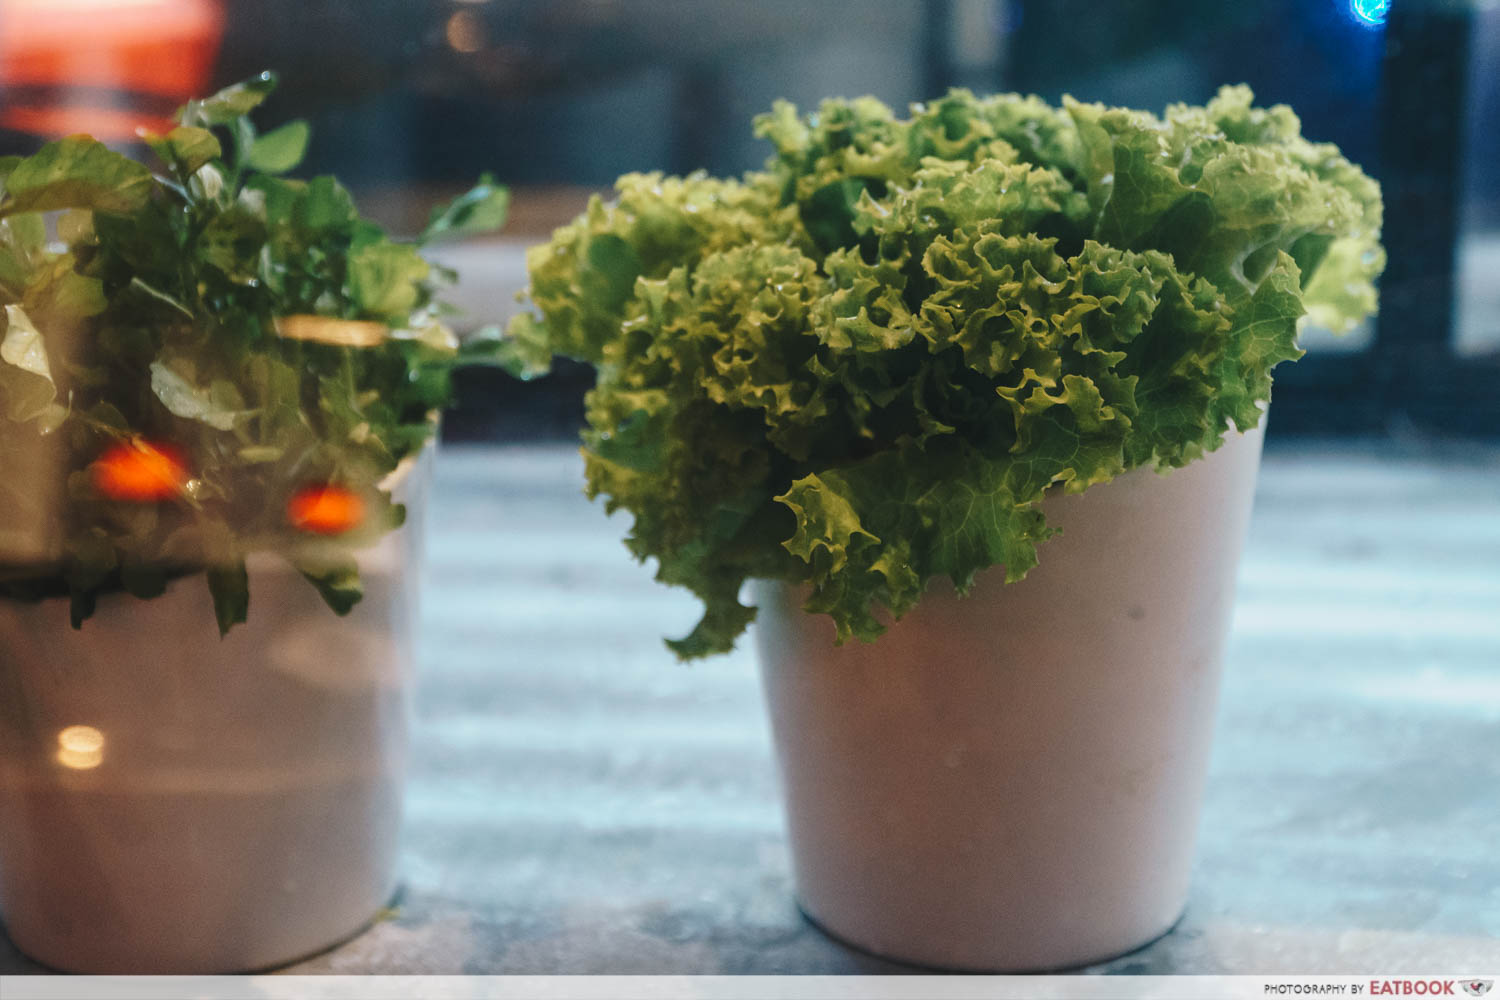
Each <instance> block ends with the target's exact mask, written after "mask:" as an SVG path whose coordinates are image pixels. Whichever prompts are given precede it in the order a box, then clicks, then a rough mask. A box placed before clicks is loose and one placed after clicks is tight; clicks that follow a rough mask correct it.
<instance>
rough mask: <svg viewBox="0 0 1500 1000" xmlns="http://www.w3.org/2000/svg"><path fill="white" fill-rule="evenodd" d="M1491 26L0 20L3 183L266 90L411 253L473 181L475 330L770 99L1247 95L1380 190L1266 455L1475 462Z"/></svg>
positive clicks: (559, 402)
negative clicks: (1348, 295)
mask: <svg viewBox="0 0 1500 1000" xmlns="http://www.w3.org/2000/svg"><path fill="white" fill-rule="evenodd" d="M1497 60H1500V3H1497V2H1496V0H1393V2H1390V3H1389V4H1388V3H1387V0H1259V2H1256V3H1202V2H1192V0H1150V2H1140V3H1128V4H1126V3H1114V4H1104V3H1097V2H1087V0H757V2H752V3H746V2H739V0H552V2H549V3H535V2H529V0H359V2H353V0H254V2H249V0H243V2H239V0H0V155H4V154H8V153H24V152H28V151H30V150H32V149H34V148H35V147H37V146H38V145H40V143H41V142H43V141H45V140H46V139H48V138H52V137H56V136H58V135H63V134H67V133H70V132H75V131H89V132H92V133H93V134H95V135H98V136H100V137H101V138H107V139H109V140H110V141H112V142H114V143H117V144H119V145H120V146H122V147H126V146H129V145H130V143H131V142H132V140H133V136H134V129H135V127H136V126H137V125H140V124H146V125H154V124H156V123H158V122H160V121H161V120H162V119H163V118H164V117H166V116H169V115H170V114H171V113H172V111H173V109H174V108H176V107H177V106H178V105H179V104H180V103H181V102H182V101H183V100H184V99H185V98H187V97H188V96H191V95H196V94H200V93H203V92H206V91H208V90H211V89H214V88H217V87H219V86H221V85H224V84H227V83H230V82H233V81H235V80H238V79H241V78H243V77H246V76H249V75H251V74H252V73H255V72H258V71H260V70H262V69H274V70H275V71H276V72H278V73H279V74H280V75H281V78H282V86H281V88H280V90H279V92H278V93H277V95H276V96H275V97H274V98H273V100H272V102H271V103H270V104H269V105H268V107H267V109H266V111H265V112H264V114H263V117H262V121H263V122H264V123H265V124H266V125H271V124H274V123H275V122H276V121H278V120H280V119H286V118H293V117H306V118H309V119H310V120H311V123H312V125H313V144H312V148H311V152H310V155H309V159H308V161H307V163H306V164H305V166H304V172H305V173H307V174H312V173H325V172H327V173H335V174H337V175H338V176H339V177H340V178H341V179H343V180H344V181H345V183H346V184H347V185H348V186H349V187H350V188H351V189H352V191H353V192H354V194H355V195H356V198H357V199H358V200H359V202H360V205H361V207H362V208H363V209H364V210H365V211H367V212H368V213H370V214H372V215H373V216H375V217H376V218H377V219H379V220H380V221H382V222H384V223H385V224H386V225H388V226H389V227H391V228H392V229H394V230H396V231H397V232H413V231H415V230H416V229H417V228H418V227H419V226H420V224H421V222H422V221H424V220H425V218H426V212H427V209H428V207H429V206H430V205H431V204H432V203H433V202H434V201H436V200H437V199H439V198H443V197H446V196H448V195H451V194H453V193H456V192H457V191H459V190H461V189H462V188H464V187H466V186H467V185H468V184H469V183H471V182H472V181H473V179H474V177H475V176H476V175H477V174H479V173H480V172H481V171H486V170H488V171H492V172H494V173H495V174H496V175H497V177H498V178H499V179H500V180H501V181H503V182H505V183H508V184H510V185H512V187H513V189H514V192H515V201H514V212H513V217H512V221H511V223H510V225H509V226H508V227H507V229H506V232H505V234H504V236H502V237H500V238H497V239H490V240H485V241H479V242H474V243H468V244H456V245H455V244H450V245H448V246H445V247H442V248H440V250H439V251H438V254H439V256H440V257H441V258H442V259H443V261H444V262H445V263H447V264H449V265H451V266H453V267H455V268H456V269H457V270H459V272H460V273H461V275H462V277H463V285H462V288H461V291H460V292H459V293H458V294H457V295H456V296H455V298H456V300H457V301H458V302H459V304H460V305H463V306H464V307H466V308H467V310H468V312H469V316H470V322H471V323H472V324H473V325H475V326H478V325H483V324H489V323H496V322H503V321H504V319H505V318H506V317H507V316H508V315H509V314H510V313H512V312H513V311H514V310H515V309H516V308H517V305H516V303H515V293H516V291H517V290H519V289H520V288H521V287H523V286H524V283H525V271H524V261H523V254H524V249H525V247H526V246H528V245H531V244H533V243H535V242H537V241H539V240H541V239H543V238H545V237H546V235H547V234H548V233H549V232H550V231H551V229H552V228H553V227H554V226H557V225H559V224H561V223H563V222H566V221H567V220H568V219H569V218H571V217H572V216H573V215H574V214H575V213H576V212H578V211H579V210H580V209H581V208H582V207H583V205H584V203H585V201H586V199H587V197H588V195H589V194H590V193H591V192H593V191H596V190H602V189H606V188H607V187H608V186H609V184H610V183H611V182H612V180H613V179H614V178H615V177H616V176H617V175H618V174H620V173H623V172H625V171H630V170H666V171H670V172H686V171H691V170H695V169H699V168H703V169H707V170H710V171H713V172H716V173H738V172H740V171H743V170H746V169H750V168H754V167H757V166H759V165H760V163H761V162H762V161H763V159H764V158H765V156H766V155H767V152H768V147H767V146H765V145H764V144H763V143H761V142H759V141H758V140H755V139H754V138H753V136H752V135H751V132H750V125H749V123H750V118H751V117H752V116H753V115H754V114H756V113H757V112H759V111H762V110H765V109H766V108H768V107H769V106H770V104H771V102H772V100H774V99H775V98H778V97H786V98H789V99H791V100H792V101H794V102H796V103H798V104H799V105H801V106H803V107H808V106H811V105H813V104H815V103H816V102H817V100H818V99H819V98H821V97H824V96H828V95H844V96H854V95H858V94H864V93H870V94H874V95H876V96H878V97H880V98H882V99H884V100H885V101H887V102H889V103H891V104H893V105H895V106H897V107H901V106H903V105H905V104H906V103H908V102H911V101H915V100H920V99H922V98H924V97H928V96H932V95H936V94H940V93H942V92H943V91H944V90H945V89H947V88H948V87H951V86H964V87H969V88H972V89H974V90H976V91H994V90H1018V91H1024V92H1033V93H1037V94H1040V95H1042V96H1043V97H1046V98H1048V99H1051V100H1056V99H1057V98H1058V97H1059V96H1060V95H1062V94H1063V93H1071V94H1073V95H1074V96H1076V97H1078V98H1081V99H1084V100H1098V101H1104V102H1107V103H1113V104H1127V105H1133V106H1137V107H1145V108H1150V109H1153V110H1157V111H1160V110H1161V108H1162V107H1163V106H1164V105H1166V104H1167V103H1169V102H1173V101H1188V102H1192V103H1200V102H1202V101H1205V100H1206V99H1208V98H1209V97H1210V96H1212V94H1213V92H1214V91H1215V89H1216V88H1217V87H1218V86H1219V85H1220V84H1221V83H1226V82H1241V81H1243V82H1246V83H1249V84H1250V85H1251V86H1252V87H1253V88H1254V90H1255V92H1256V95H1257V97H1258V99H1259V101H1260V102H1261V103H1266V104H1269V103H1274V102H1285V103H1288V104H1290V105H1292V106H1293V107H1294V108H1295V109H1296V110H1297V112H1298V113H1299V114H1300V115H1301V117H1302V120H1303V126H1304V132H1305V133H1306V134H1307V135H1308V136H1309V137H1311V138H1314V139H1318V140H1331V141H1333V142H1336V143H1338V144H1339V145H1340V146H1341V147H1342V148H1343V150H1344V151H1345V153H1346V154H1347V155H1348V156H1349V157H1350V158H1351V159H1353V160H1355V161H1356V162H1358V163H1360V164H1362V165H1363V166H1364V167H1365V169H1366V170H1367V171H1369V172H1370V173H1372V174H1373V175H1374V176H1375V177H1377V178H1378V179H1380V181H1381V182H1382V183H1383V185H1384V188H1385V198H1386V206H1387V227H1386V235H1385V242H1386V245H1387V247H1388V249H1389V251H1390V267H1389V270H1388V271H1387V273H1386V277H1385V280H1384V283H1383V288H1382V308H1381V314H1380V317H1379V319H1378V320H1376V321H1374V322H1372V323H1370V324H1368V325H1366V326H1365V327H1364V328H1362V329H1359V330H1357V331H1355V332H1354V333H1353V334H1351V335H1349V336H1346V337H1343V338H1339V339H1334V338H1332V337H1331V336H1328V335H1326V334H1324V333H1322V332H1320V331H1317V330H1309V331H1307V334H1306V337H1305V344H1306V346H1307V347H1308V348H1309V350H1310V354H1309V356H1308V357H1307V358H1306V359H1304V360H1303V361H1302V362H1300V363H1299V364H1297V365H1294V366H1287V367H1284V368H1282V369H1280V370H1279V371H1278V373H1277V384H1276V408H1275V410H1274V411H1273V419H1272V423H1271V432H1272V436H1273V438H1274V437H1279V436H1290V435H1299V434H1309V433H1312V434H1319V435H1359V436H1391V435H1395V436H1402V435H1406V436H1419V437H1420V436H1425V435H1430V436H1445V437H1446V436H1466V437H1467V436H1481V437H1490V438H1494V437H1500V172H1497V171H1495V170H1493V169H1492V168H1491V166H1490V165H1491V164H1493V163H1495V162H1496V160H1497V158H1500V86H1497V85H1496V69H1497ZM588 379H589V375H588V373H587V372H585V371H584V370H583V369H581V368H578V367H572V366H567V365H564V366H561V367H560V369H559V371H558V372H557V373H556V374H555V375H554V376H552V377H551V378H548V379H543V380H539V381H537V382H533V383H527V384H521V383H517V382H514V381H512V380H510V379H509V378H508V377H507V376H505V375H503V374H502V373H499V372H493V371H488V372H480V373H470V374H469V375H468V376H467V377H466V378H465V379H464V381H463V383H462V385H461V390H462V400H461V405H460V408H459V410H458V411H457V412H456V413H454V414H453V415H452V417H451V419H450V420H449V421H448V423H447V427H446V432H445V433H446V434H447V436H448V437H449V438H452V439H459V440H527V439H541V438H554V439H555V438H564V437H567V436H570V435H571V434H572V433H573V431H574V429H575V428H576V426H577V424H578V422H579V420H580V419H581V406H580V400H581V396H582V393H583V391H584V390H585V389H586V387H587V385H588Z"/></svg>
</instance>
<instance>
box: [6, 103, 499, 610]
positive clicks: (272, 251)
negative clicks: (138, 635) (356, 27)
mask: <svg viewBox="0 0 1500 1000" xmlns="http://www.w3.org/2000/svg"><path fill="white" fill-rule="evenodd" d="M274 85H275V78H274V77H273V76H271V75H270V74H262V75H261V76H258V77H255V78H254V79H252V80H249V81H246V82H245V83H242V84H237V85H235V86H233V87H230V88H228V89H226V90H224V91H221V92H220V93H219V94H216V95H214V96H212V97H208V98H205V99H203V100H198V101H191V102H189V103H188V105H187V106H186V107H184V108H183V109H182V111H181V112H180V113H179V121H180V125H179V126H178V127H176V128H174V129H172V130H171V131H170V132H168V133H167V134H166V135H164V136H158V135H143V136H142V138H143V139H144V140H145V142H146V144H147V146H148V147H149V148H150V149H151V151H152V152H153V153H154V154H155V155H156V157H157V158H158V159H159V160H160V166H161V170H162V173H161V175H159V176H158V175H155V174H153V173H152V172H151V170H150V169H148V168H147V167H146V166H144V165H142V164H140V163H136V162H134V161H132V160H130V159H128V158H126V157H124V156H121V155H119V154H117V153H114V152H111V151H110V150H109V149H107V148H105V147H104V146H103V145H101V144H99V143H97V142H95V141H94V140H92V139H88V138H86V137H78V136H75V137H72V138H68V139H64V140H61V141H60V142H55V143H51V144H49V145H48V146H46V147H44V148H43V149H42V150H41V151H40V152H38V153H37V154H36V155H35V156H32V157H29V158H26V159H19V158H8V159H6V160H4V161H0V307H3V313H0V467H4V468H5V470H6V473H7V476H6V477H4V478H5V479H6V480H7V482H6V484H5V486H4V488H3V489H0V522H3V523H4V525H5V527H3V528H0V531H9V530H10V527H9V526H11V525H17V524H19V525H26V526H27V537H19V538H13V539H11V540H10V541H9V542H7V548H6V549H5V550H0V596H4V597H11V598H18V599H38V598H43V597H54V596H67V597H69V598H70V600H71V603H72V616H73V619H74V622H75V624H81V623H82V622H83V621H84V620H85V619H86V618H87V617H88V616H89V615H90V614H91V613H92V611H93V608H94V605H95V603H96V601H97V599H98V596H99V595H100V594H101V593H104V592H108V591H113V590H124V591H126V592H128V593H131V594H133V595H135V596H138V597H143V598H145V597H152V596H155V595H157V594H160V593H161V592H162V590H163V589H164V588H165V586H166V582H167V580H169V579H171V578H173V577H177V576H182V575H184V574H189V573H198V574H201V575H202V576H203V578H204V579H205V580H206V582H207V584H208V587H209V590H210V592H211V593H212V596H213V605H214V610H215V615H216V617H217V620H218V623H219V627H220V629H221V631H227V630H228V629H230V628H231V627H232V626H233V625H235V624H237V623H239V622H242V621H244V620H245V619H246V616H247V615H248V614H249V613H250V595H249V591H248V576H247V573H246V570H245V560H246V557H247V556H248V555H249V554H251V553H253V552H257V551H271V552H276V553H279V554H281V555H283V556H285V557H286V558H287V559H288V560H289V561H290V562H291V563H292V565H293V566H294V567H295V568H296V569H297V570H298V571H300V572H301V573H302V574H303V575H304V576H306V577H307V579H308V580H309V582H310V583H311V584H312V587H313V588H315V589H316V591H317V592H318V593H319V594H321V595H322V597H323V599H324V600H325V601H326V603H327V604H328V605H329V606H330V607H331V608H332V609H333V610H334V611H336V612H338V613H339V614H344V613H346V612H347V611H348V610H349V609H350V608H351V607H353V606H354V604H355V603H356V602H357V601H358V600H359V599H360V594H361V587H360V580H359V573H358V569H357V565H356V563H355V560H354V558H353V556H352V554H351V553H352V552H353V551H354V550H356V549H358V548H360V547H362V546H365V545H368V544H370V543H372V542H373V541H375V540H376V539H378V538H379V537H380V536H381V535H382V534H383V533H385V532H386V531H389V530H391V529H393V528H395V527H396V526H398V525H399V524H401V522H402V518H403V516H404V511H403V510H402V508H401V507H400V506H399V505H396V504H394V503H392V501H391V498H390V496H389V494H388V493H387V492H386V491H385V489H384V488H383V486H382V482H383V480H384V479H385V478H386V477H387V476H388V475H389V474H390V473H391V472H392V471H393V470H394V469H396V467H397V466H398V464H399V463H400V462H401V461H402V459H403V458H405V457H407V456H409V455H412V454H414V453H415V452H416V451H417V450H418V449H420V448H421V447H422V446H423V444H424V443H426V442H427V441H428V440H429V439H430V438H431V436H432V433H433V422H432V419H431V414H432V413H433V411H435V410H438V409H440V408H442V407H443V406H445V405H446V404H447V403H448V402H449V398H450V395H451V386H450V382H449V373H450V372H451V371H452V370H453V369H454V368H455V367H457V366H459V365H464V364H472V363H482V362H491V361H493V360H495V359H496V358H497V357H498V356H499V355H500V353H501V347H500V345H499V343H498V342H497V341H496V340H494V339H493V338H490V339H486V340H483V341H480V342H476V343H473V344H469V345H465V346H464V347H463V348H460V347H459V346H458V344H457V340H456V338H454V336H453V335H452V333H451V332H450V331H449V330H448V329H447V328H446V327H445V326H444V325H443V323H442V322H441V319H440V317H441V316H442V315H443V311H444V308H445V307H443V305H442V304H441V303H440V302H439V301H438V300H437V295H438V293H439V292H440V290H441V288H442V286H443V283H444V281H445V280H446V273H445V272H442V271H440V270H436V269H433V268H431V267H429V265H428V264H427V262H426V261H425V260H423V259H422V257H421V256H420V254H419V253H418V252H417V250H416V247H415V246H414V245H412V244H407V243H398V242H395V241H392V240H391V239H390V238H389V237H387V235H386V234H385V233H384V232H382V231H381V230H380V228H379V227H377V226H375V225H374V224H372V223H370V222H368V221H366V220H365V219H362V218H361V217H360V216H359V213H358V211H357V210H356V208H355V205H354V201H353V199H352V198H351V197H350V196H349V193H348V192H347V191H346V190H345V189H344V188H343V187H342V186H341V185H340V184H339V183H338V182H337V181H336V180H334V179H333V178H331V177H317V178H313V179H312V180H307V181H303V180H295V179H290V178H287V177H284V176H282V175H284V174H285V173H286V172H288V171H290V170H292V169H294V168H295V167H296V165H297V163H298V162H299V161H300V160H301V158H302V155H303V153H304V152H305V150H306V147H307V140H308V130H307V126H306V124H305V123H303V122H291V123H289V124H286V125H283V126H281V127H280V128H276V129H273V130H271V131H269V132H266V133H264V134H258V133H257V132H256V130H255V128H254V127H253V125H252V124H251V123H250V121H249V119H248V118H246V117H245V115H246V114H247V113H248V112H250V111H251V110H253V109H255V108H256V107H257V106H259V105H260V104H261V103H262V102H263V101H264V100H265V98H266V97H267V96H268V95H269V94H270V93H271V91H272V89H273V88H274ZM226 151H228V152H227V155H226ZM505 205H506V194H505V190H504V189H503V188H501V187H499V186H497V185H496V184H495V183H494V181H493V179H491V178H489V177H485V178H484V179H483V180H482V182H481V183H480V184H479V185H478V186H477V187H476V188H475V189H474V190H473V191H471V192H469V193H468V194H465V195H463V196H462V197H460V198H459V199H457V200H456V201H455V202H454V203H453V204H452V205H450V206H447V207H446V208H443V209H440V210H439V211H438V212H437V213H435V214H434V223H433V225H432V226H430V227H429V230H428V232H427V233H425V234H423V237H422V238H423V239H426V238H428V237H429V236H431V235H433V234H435V233H437V232H441V233H444V234H461V235H462V234H470V233H476V232H482V231H484V230H486V229H490V228H494V227H497V226H499V225H500V224H501V223H502V222H503V220H504V212H505ZM53 211H56V212H59V213H60V214H59V215H58V216H57V217H56V233H57V236H58V238H59V240H60V241H62V244H63V246H62V247H61V249H59V248H56V247H53V248H51V249H49V248H48V246H47V243H46V236H47V225H46V220H45V219H44V218H43V215H42V213H44V212H53ZM130 442H133V443H135V444H136V445H138V446H140V447H138V448H137V449H136V452H139V453H140V454H147V455H154V456H156V457H155V458H154V459H153V460H154V461H157V462H158V465H159V466H160V467H161V469H163V470H165V471H161V472H160V475H161V476H162V477H164V478H163V479H161V481H160V482H157V481H155V480H148V481H147V482H146V484H145V486H144V487H141V488H140V489H144V490H145V491H146V495H147V499H148V500H151V502H145V501H143V499H142V496H141V495H133V496H128V497H127V496H123V495H112V494H110V493H109V492H108V490H106V489H105V488H104V487H102V486H101V485H100V483H101V481H102V480H101V479H100V478H99V476H98V470H99V469H100V468H101V465H100V463H101V462H102V461H103V460H104V459H103V457H104V456H106V455H107V454H110V451H111V449H112V448H113V447H114V446H117V445H120V444H125V443H130ZM146 446H149V448H147V447H146ZM143 449H144V450H143ZM153 449H154V450H153ZM129 454H130V450H129V449H127V458H128V457H129ZM171 456H180V460H181V464H182V469H181V473H180V475H173V474H172V473H173V466H172V465H171V464H170V463H171V462H173V461H176V460H177V459H176V458H174V457H171ZM54 484H60V485H61V488H62V490H63V492H64V494H65V495H64V497H63V502H61V503H59V502H58V500H57V498H56V497H55V496H54V495H53V493H52V492H51V491H50V489H49V487H51V486H52V485H54ZM327 484H332V485H336V486H339V487H342V488H344V489H346V490H348V491H351V492H352V493H353V494H355V495H356V496H357V497H359V498H360V501H361V504H362V506H363V509H364V510H365V518H364V521H363V523H362V524H360V525H358V526H357V527H354V528H352V529H351V530H348V531H346V532H345V533H343V534H340V535H338V536H336V537H325V538H317V539H311V538H309V537H307V536H306V535H305V534H304V533H299V532H298V530H297V526H296V525H294V524H293V523H291V519H290V517H289V514H288V510H289V507H288V504H289V501H290V498H291V497H292V495H293V494H294V492H295V491H296V490H297V489H298V488H300V487H302V486H304V485H327ZM136 492H137V494H139V492H140V490H139V489H138V490H137V491H136ZM151 498H155V499H151ZM33 535H35V536H36V537H32V536H33ZM38 551H40V552H42V553H43V554H44V555H45V558H42V559H40V560H38V559H37V558H36V553H37V552H38ZM13 553H24V554H25V556H24V560H23V557H22V556H14V557H13ZM312 593H313V590H312V589H310V590H309V595H310V596H311V594H312Z"/></svg>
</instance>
